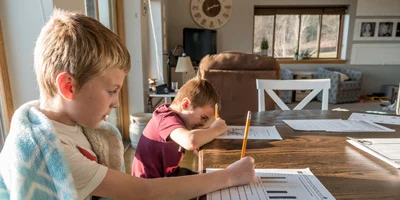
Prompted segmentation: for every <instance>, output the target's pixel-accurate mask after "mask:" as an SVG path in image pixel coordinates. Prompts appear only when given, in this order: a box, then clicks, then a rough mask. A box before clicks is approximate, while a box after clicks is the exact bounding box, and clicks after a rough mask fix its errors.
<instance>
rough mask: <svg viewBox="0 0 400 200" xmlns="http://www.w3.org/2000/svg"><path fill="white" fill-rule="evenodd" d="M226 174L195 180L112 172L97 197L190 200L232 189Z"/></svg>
mask: <svg viewBox="0 0 400 200" xmlns="http://www.w3.org/2000/svg"><path fill="white" fill-rule="evenodd" d="M229 177H230V176H229V174H228V172H227V171H226V170H221V171H217V172H214V173H210V174H200V175H193V176H183V177H171V178H157V179H142V178H137V177H132V176H130V175H128V174H123V173H121V172H118V171H115V170H111V169H109V170H108V172H107V175H106V177H105V178H104V180H103V182H102V183H101V184H100V185H99V186H98V187H97V188H96V190H95V191H94V192H93V194H94V195H98V196H103V197H111V198H115V199H190V198H194V197H197V196H201V195H203V194H207V193H210V192H212V191H215V190H218V189H222V188H226V187H230V186H232V181H231V180H230V179H229Z"/></svg>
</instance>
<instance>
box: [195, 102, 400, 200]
mask: <svg viewBox="0 0 400 200" xmlns="http://www.w3.org/2000/svg"><path fill="white" fill-rule="evenodd" d="M351 113H352V112H344V111H320V110H299V111H292V110H290V111H280V110H279V111H278V110H275V111H264V112H256V113H253V114H252V118H251V126H275V127H276V128H277V130H278V132H279V133H280V135H281V137H282V138H283V139H282V140H276V141H268V140H248V142H247V149H246V155H247V156H252V157H253V158H254V159H255V168H279V169H282V168H283V169H302V168H310V170H311V172H312V173H313V174H314V175H315V176H316V177H317V178H318V179H319V180H320V182H321V183H322V184H323V185H324V186H325V187H326V188H327V189H328V191H329V192H331V194H332V195H333V196H334V197H335V198H336V199H360V200H361V199H363V200H365V199H385V200H387V199H393V200H400V173H399V169H397V168H395V167H392V166H391V165H389V164H387V163H385V162H383V161H381V160H379V159H377V158H376V157H374V156H372V155H370V154H368V153H366V152H364V151H362V150H360V149H358V148H356V147H354V146H353V145H351V144H350V143H348V142H346V139H347V137H353V138H399V137H400V126H399V125H389V124H381V125H384V126H385V127H388V128H392V129H395V130H396V131H395V132H351V133H349V132H324V131H295V130H293V129H291V128H290V127H289V126H288V125H286V124H285V123H284V122H283V121H282V120H288V119H292V120H294V119H348V118H349V116H350V115H351ZM245 120H246V115H245V114H243V116H238V117H235V118H232V119H227V120H226V122H227V124H228V125H242V126H244V124H245ZM241 147H242V140H230V139H216V140H213V141H212V142H210V143H208V144H206V145H205V146H203V148H202V149H201V150H200V152H199V172H205V169H206V168H225V167H227V166H228V165H229V164H230V163H233V162H235V161H236V160H238V159H239V158H240V153H241ZM399 151H400V149H399Z"/></svg>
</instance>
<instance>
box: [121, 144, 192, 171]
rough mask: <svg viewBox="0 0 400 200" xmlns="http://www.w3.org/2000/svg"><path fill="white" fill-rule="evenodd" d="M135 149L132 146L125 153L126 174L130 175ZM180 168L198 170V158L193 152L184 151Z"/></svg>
mask: <svg viewBox="0 0 400 200" xmlns="http://www.w3.org/2000/svg"><path fill="white" fill-rule="evenodd" d="M135 152H136V149H135V148H133V147H132V146H129V148H128V149H127V150H126V151H125V154H124V159H125V169H126V173H127V174H131V171H132V161H133V158H134V156H135ZM180 166H181V167H185V168H188V169H190V170H192V171H197V169H198V157H197V155H194V154H193V151H186V152H185V157H183V160H182V163H181V165H180Z"/></svg>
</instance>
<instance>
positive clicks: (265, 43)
mask: <svg viewBox="0 0 400 200" xmlns="http://www.w3.org/2000/svg"><path fill="white" fill-rule="evenodd" d="M268 47H269V46H268V40H267V39H265V38H264V39H262V41H261V46H260V48H261V55H267V56H268Z"/></svg>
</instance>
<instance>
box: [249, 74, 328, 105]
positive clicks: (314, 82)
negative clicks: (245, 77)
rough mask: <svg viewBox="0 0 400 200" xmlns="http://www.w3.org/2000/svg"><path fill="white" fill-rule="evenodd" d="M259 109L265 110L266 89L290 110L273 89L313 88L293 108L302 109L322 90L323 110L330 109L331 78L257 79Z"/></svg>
mask: <svg viewBox="0 0 400 200" xmlns="http://www.w3.org/2000/svg"><path fill="white" fill-rule="evenodd" d="M256 84H257V90H258V111H265V105H264V104H265V101H264V99H265V97H264V91H266V92H267V94H268V95H269V96H270V97H271V98H272V99H273V100H274V101H275V103H276V104H277V105H278V106H279V107H280V108H281V109H282V110H290V109H289V107H287V105H286V104H285V103H283V101H282V100H281V99H280V98H279V97H278V95H277V94H276V93H275V92H274V91H273V90H313V91H312V92H311V93H310V94H308V95H307V96H306V97H305V98H304V99H303V100H302V101H301V102H300V103H299V104H298V105H297V106H296V107H295V108H294V109H293V110H301V109H303V108H304V106H306V105H307V104H308V103H309V102H310V101H311V100H312V99H313V98H314V97H315V96H316V95H317V94H318V93H319V92H321V90H322V108H321V109H322V110H328V92H329V88H331V81H330V79H310V80H265V79H257V80H256Z"/></svg>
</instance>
